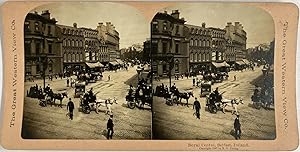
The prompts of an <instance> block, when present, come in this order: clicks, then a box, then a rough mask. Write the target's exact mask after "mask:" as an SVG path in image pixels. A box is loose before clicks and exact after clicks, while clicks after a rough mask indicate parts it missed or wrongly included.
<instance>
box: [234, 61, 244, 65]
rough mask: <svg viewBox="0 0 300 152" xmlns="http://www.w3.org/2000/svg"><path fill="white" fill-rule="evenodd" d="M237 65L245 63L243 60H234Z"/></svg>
mask: <svg viewBox="0 0 300 152" xmlns="http://www.w3.org/2000/svg"><path fill="white" fill-rule="evenodd" d="M235 63H236V64H237V65H245V62H243V61H236V62H235Z"/></svg>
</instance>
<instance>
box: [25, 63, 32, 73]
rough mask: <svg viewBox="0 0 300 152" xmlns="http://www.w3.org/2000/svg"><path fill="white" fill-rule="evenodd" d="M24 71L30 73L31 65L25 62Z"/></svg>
mask: <svg viewBox="0 0 300 152" xmlns="http://www.w3.org/2000/svg"><path fill="white" fill-rule="evenodd" d="M25 72H26V74H29V75H31V65H28V64H26V66H25Z"/></svg>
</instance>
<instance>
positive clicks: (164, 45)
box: [162, 42, 168, 53]
mask: <svg viewBox="0 0 300 152" xmlns="http://www.w3.org/2000/svg"><path fill="white" fill-rule="evenodd" d="M167 47H168V46H167V43H166V42H163V50H162V53H167Z"/></svg>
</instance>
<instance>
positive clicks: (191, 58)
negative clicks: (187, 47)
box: [190, 53, 193, 62]
mask: <svg viewBox="0 0 300 152" xmlns="http://www.w3.org/2000/svg"><path fill="white" fill-rule="evenodd" d="M190 62H193V53H191V54H190Z"/></svg>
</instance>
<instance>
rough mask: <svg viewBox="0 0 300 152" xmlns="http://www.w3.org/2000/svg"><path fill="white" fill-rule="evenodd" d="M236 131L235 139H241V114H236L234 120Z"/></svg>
mask: <svg viewBox="0 0 300 152" xmlns="http://www.w3.org/2000/svg"><path fill="white" fill-rule="evenodd" d="M234 132H235V139H241V132H242V131H241V124H240V115H238V114H237V115H236V118H235V120H234Z"/></svg>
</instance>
